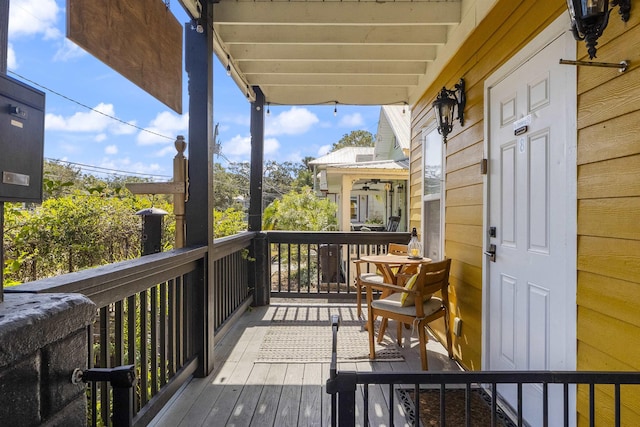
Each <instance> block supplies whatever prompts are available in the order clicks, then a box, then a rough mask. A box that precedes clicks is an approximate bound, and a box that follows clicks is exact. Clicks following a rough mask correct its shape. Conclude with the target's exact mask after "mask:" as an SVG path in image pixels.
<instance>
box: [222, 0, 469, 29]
mask: <svg viewBox="0 0 640 427" xmlns="http://www.w3.org/2000/svg"><path fill="white" fill-rule="evenodd" d="M461 10H462V8H461V4H460V2H459V1H456V2H388V3H387V2H384V3H378V2H253V1H251V2H236V1H223V2H220V3H215V4H214V5H213V16H214V21H215V22H218V23H223V24H248V23H250V24H260V25H265V24H272V25H273V24H285V25H292V24H297V25H305V26H308V25H326V24H328V23H330V24H332V25H372V24H376V25H427V24H435V25H443V24H447V25H455V24H458V23H459V22H460V19H461Z"/></svg>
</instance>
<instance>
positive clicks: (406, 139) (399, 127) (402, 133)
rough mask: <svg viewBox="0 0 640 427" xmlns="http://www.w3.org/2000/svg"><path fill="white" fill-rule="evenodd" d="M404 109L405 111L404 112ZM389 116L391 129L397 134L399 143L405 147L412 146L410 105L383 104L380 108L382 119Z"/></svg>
mask: <svg viewBox="0 0 640 427" xmlns="http://www.w3.org/2000/svg"><path fill="white" fill-rule="evenodd" d="M403 111H404V113H403ZM383 114H384V116H385V117H386V118H387V122H388V123H389V126H390V127H391V130H392V131H393V133H394V134H395V136H396V139H397V141H398V144H399V145H400V147H401V148H403V149H408V148H410V147H411V111H410V110H409V106H404V105H383V106H382V108H381V110H380V120H381V121H382V116H383Z"/></svg>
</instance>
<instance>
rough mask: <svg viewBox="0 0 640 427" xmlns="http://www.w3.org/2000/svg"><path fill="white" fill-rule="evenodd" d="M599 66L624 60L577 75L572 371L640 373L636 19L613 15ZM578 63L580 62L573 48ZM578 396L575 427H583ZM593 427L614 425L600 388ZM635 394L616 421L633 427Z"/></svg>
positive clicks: (608, 399) (639, 420) (639, 52)
mask: <svg viewBox="0 0 640 427" xmlns="http://www.w3.org/2000/svg"><path fill="white" fill-rule="evenodd" d="M597 55H598V58H597V60H598V61H602V62H620V61H621V60H623V59H626V60H629V61H630V64H631V66H630V67H629V70H628V71H627V72H625V73H619V72H617V71H615V70H609V72H605V69H597V68H595V67H580V68H579V69H578V152H577V157H578V293H577V303H578V331H577V332H578V358H577V360H578V366H577V368H578V370H589V371H590V370H612V371H619V370H622V371H637V370H639V369H640V359H638V357H637V355H638V353H639V352H640V316H638V311H639V309H640V133H639V132H638V130H639V129H640V128H639V127H638V123H639V122H640V105H639V104H640V103H639V102H638V101H639V100H640V84H638V82H640V67H639V66H638V61H640V11H639V10H638V9H637V8H636V9H635V10H632V12H631V19H630V21H629V22H628V23H627V24H626V25H625V24H624V23H623V22H622V21H621V20H620V19H619V18H618V16H617V12H616V11H614V12H613V13H612V14H611V19H610V20H609V26H608V27H607V29H606V30H605V33H604V35H603V36H602V37H601V38H600V39H599V40H598V53H597ZM578 56H579V59H587V56H586V50H585V48H584V46H583V45H582V44H579V45H578ZM586 391H587V390H586V389H585V388H583V387H581V388H580V389H579V394H578V397H579V400H578V412H579V418H578V420H579V425H587V424H588V414H589V412H588V407H587V402H588V401H587V400H586V399H587V395H586ZM597 393H598V394H597V396H596V418H597V421H596V423H597V424H598V423H601V424H602V425H610V424H612V423H613V412H612V407H613V406H612V405H613V390H612V387H600V388H599V389H598V390H597ZM639 395H640V393H638V392H637V391H636V392H635V393H628V394H627V396H626V397H625V395H624V387H623V394H622V396H623V400H622V403H623V408H622V416H623V419H625V418H626V417H628V418H626V419H625V423H626V424H628V425H640V403H639V402H640V398H639Z"/></svg>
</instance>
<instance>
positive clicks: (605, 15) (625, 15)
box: [567, 0, 631, 59]
mask: <svg viewBox="0 0 640 427" xmlns="http://www.w3.org/2000/svg"><path fill="white" fill-rule="evenodd" d="M611 6H618V7H619V10H618V13H619V14H620V18H621V19H622V20H623V21H624V22H627V21H628V20H629V13H630V11H631V0H611ZM567 7H568V8H569V15H570V16H571V31H573V37H575V39H576V40H584V41H585V44H586V45H587V52H588V53H589V58H590V59H593V58H595V57H596V45H597V44H598V38H599V37H600V36H601V35H602V32H603V31H604V29H605V28H607V24H608V23H609V14H610V13H611V11H612V10H613V9H609V0H567Z"/></svg>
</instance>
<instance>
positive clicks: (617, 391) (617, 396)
mask: <svg viewBox="0 0 640 427" xmlns="http://www.w3.org/2000/svg"><path fill="white" fill-rule="evenodd" d="M613 395H614V398H613V400H614V405H615V425H616V427H620V384H614V385H613Z"/></svg>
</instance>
